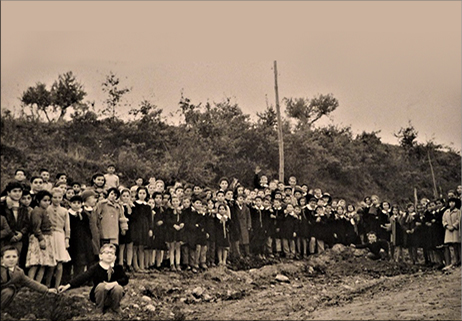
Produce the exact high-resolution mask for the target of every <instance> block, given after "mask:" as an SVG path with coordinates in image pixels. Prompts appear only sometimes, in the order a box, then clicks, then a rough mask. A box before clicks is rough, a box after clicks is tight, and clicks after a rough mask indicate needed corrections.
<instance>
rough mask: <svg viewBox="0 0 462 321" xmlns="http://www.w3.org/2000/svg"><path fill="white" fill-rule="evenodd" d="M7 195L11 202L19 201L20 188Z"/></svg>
mask: <svg viewBox="0 0 462 321" xmlns="http://www.w3.org/2000/svg"><path fill="white" fill-rule="evenodd" d="M7 195H8V196H9V197H10V198H11V199H12V200H13V201H16V202H17V201H19V200H20V199H21V196H22V189H21V188H19V187H18V188H13V189H12V190H11V191H9V192H8V193H7Z"/></svg>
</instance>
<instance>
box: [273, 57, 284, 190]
mask: <svg viewBox="0 0 462 321" xmlns="http://www.w3.org/2000/svg"><path fill="white" fill-rule="evenodd" d="M274 90H275V91H276V114H277V116H278V142H279V181H280V182H283V183H284V141H283V139H282V121H281V110H280V108H279V93H278V68H277V64H276V60H275V61H274Z"/></svg>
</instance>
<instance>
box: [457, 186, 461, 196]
mask: <svg viewBox="0 0 462 321" xmlns="http://www.w3.org/2000/svg"><path fill="white" fill-rule="evenodd" d="M457 193H459V195H461V194H462V185H457Z"/></svg>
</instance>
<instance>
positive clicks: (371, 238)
mask: <svg viewBox="0 0 462 321" xmlns="http://www.w3.org/2000/svg"><path fill="white" fill-rule="evenodd" d="M367 240H368V241H369V243H374V242H377V235H375V234H369V235H367Z"/></svg>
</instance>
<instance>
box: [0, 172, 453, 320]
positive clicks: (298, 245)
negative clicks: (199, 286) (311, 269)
mask: <svg viewBox="0 0 462 321" xmlns="http://www.w3.org/2000/svg"><path fill="white" fill-rule="evenodd" d="M260 173H261V171H260V169H259V168H257V169H256V171H255V177H254V186H253V187H252V188H248V187H245V186H243V185H241V184H240V183H239V182H238V180H237V179H233V180H232V181H230V180H228V179H227V178H222V179H220V181H219V185H218V186H217V188H216V189H211V188H204V187H202V186H200V185H192V184H182V183H178V182H177V183H174V184H172V185H171V186H165V183H164V182H163V181H162V180H159V179H155V178H154V177H151V178H150V179H149V181H148V182H147V184H145V183H144V180H143V179H142V178H139V179H137V180H136V182H135V184H134V185H133V186H131V187H130V188H128V187H124V186H122V185H120V182H119V178H118V176H117V175H116V174H115V166H114V165H110V166H108V168H107V173H106V174H102V173H97V174H95V175H93V176H92V178H91V180H90V184H89V186H85V185H84V184H81V183H78V182H67V176H66V174H65V173H58V174H57V175H56V183H54V184H52V183H51V182H50V173H49V171H48V170H46V169H43V170H41V171H40V173H39V175H37V176H33V177H31V179H30V180H27V179H26V175H25V174H26V173H25V171H24V170H17V171H16V173H15V180H14V181H12V182H9V183H8V185H7V186H6V188H5V190H4V191H3V192H2V197H1V199H0V219H1V237H0V242H1V245H2V246H4V245H9V246H10V247H11V246H13V248H14V249H16V251H17V253H18V256H19V257H18V259H19V266H20V267H21V268H25V269H27V275H28V277H29V278H30V279H33V280H35V281H37V282H38V283H39V284H40V283H41V282H42V279H43V278H45V279H44V283H45V285H46V287H47V288H49V287H51V285H52V282H53V281H54V287H55V288H56V289H61V290H63V289H67V288H68V287H70V286H77V285H80V284H83V282H85V280H88V273H96V274H98V275H102V274H104V273H102V272H101V271H99V272H95V271H96V270H95V268H94V266H98V264H96V263H98V262H100V263H99V266H103V268H105V270H107V267H108V263H107V262H106V263H103V264H102V263H101V260H103V259H102V258H101V257H105V255H106V253H105V252H104V251H103V252H101V249H105V246H108V244H109V245H110V246H111V249H114V251H116V252H114V258H113V259H114V260H117V263H118V265H119V266H124V267H125V270H126V271H129V272H131V271H134V272H146V271H147V270H148V269H153V268H154V269H155V268H157V269H160V268H163V265H165V263H164V259H165V261H166V262H168V263H167V266H168V267H169V268H170V270H172V271H178V270H182V269H186V270H191V271H192V272H195V273H197V272H198V270H199V269H207V268H208V267H211V266H212V267H213V266H216V265H219V266H226V265H227V264H228V261H229V260H239V259H241V258H243V257H244V258H245V257H249V256H255V257H258V258H259V259H265V258H266V257H284V258H288V259H302V258H306V257H307V256H309V255H311V254H315V253H322V252H323V251H324V250H325V248H326V247H332V246H333V245H334V244H336V243H341V244H344V245H353V246H356V247H364V246H367V247H369V249H370V250H371V253H372V254H373V255H370V256H369V257H370V258H373V259H379V258H391V259H394V260H397V261H399V260H402V258H403V255H402V252H403V251H402V249H403V248H407V249H408V251H409V256H410V259H411V261H412V263H413V264H415V263H417V262H418V257H417V249H418V248H422V249H423V254H424V259H425V264H435V265H438V266H440V267H441V268H443V267H444V268H450V267H451V266H458V265H460V239H461V237H460V229H459V227H460V205H461V204H460V203H461V199H460V197H461V192H462V187H461V186H458V188H457V190H456V191H450V193H448V200H447V201H444V200H443V199H436V200H432V201H431V200H428V199H422V200H421V202H419V203H418V204H408V205H407V206H406V208H405V209H401V208H400V207H399V206H397V205H395V204H392V203H390V202H388V201H380V199H379V197H378V196H376V195H372V196H370V197H369V196H368V197H366V198H365V199H364V200H363V201H361V202H359V203H358V204H356V206H355V205H354V204H347V202H346V201H345V200H343V199H333V198H332V197H331V195H329V194H328V193H323V192H322V191H321V189H319V188H314V189H309V188H308V185H307V184H301V185H299V184H297V179H296V177H295V176H291V177H290V178H289V180H288V184H287V185H286V184H284V183H283V182H279V181H278V180H275V179H273V180H269V179H268V177H267V176H265V175H260ZM451 248H452V249H453V253H454V254H453V255H451ZM111 251H112V250H111ZM451 256H454V260H451ZM116 257H117V258H116ZM111 259H112V258H111ZM103 261H104V260H103ZM2 262H3V257H2ZM451 263H452V264H451ZM2 264H3V263H2ZM109 265H110V264H109ZM2 271H3V270H2ZM85 271H86V272H85ZM90 271H93V272H90ZM81 275H85V277H83V278H81V277H80V276H81ZM72 277H74V280H71V278H72ZM125 281H126V282H128V279H126V280H125V279H124V278H123V277H121V281H120V282H119V283H120V284H121V285H124V284H123V283H125ZM69 282H70V283H69ZM61 284H68V285H66V286H62V285H61ZM125 284H126V283H125ZM113 285H114V284H113ZM109 287H110V288H111V289H112V288H117V289H118V290H114V291H115V292H117V293H118V294H117V295H116V297H118V295H120V293H119V292H120V289H119V288H118V287H113V286H112V285H111V286H108V288H109ZM41 289H43V288H41ZM96 290H97V287H96V288H94V289H93V291H92V298H93V299H95V297H98V295H99V294H98V293H100V292H98V291H96ZM95 292H96V293H95ZM103 292H104V291H103ZM2 307H3V272H2ZM100 308H101V307H99V309H100ZM114 309H115V310H117V307H116V306H115V308H114ZM101 312H102V311H101Z"/></svg>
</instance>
